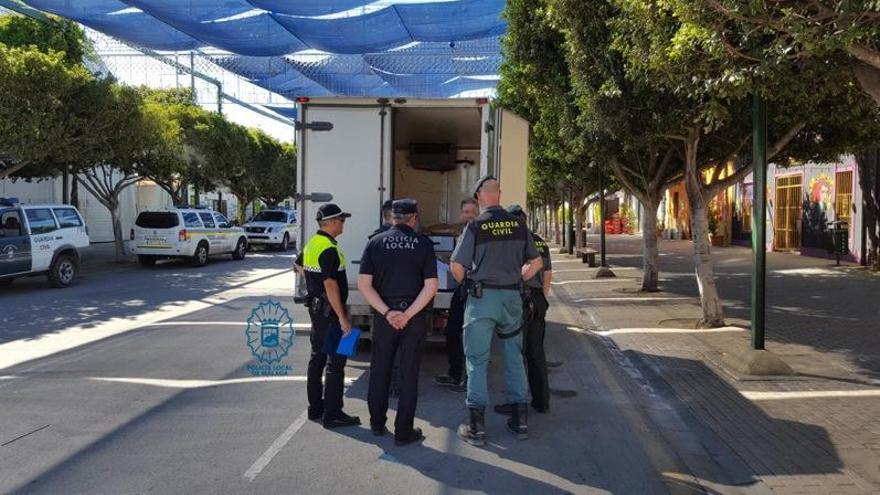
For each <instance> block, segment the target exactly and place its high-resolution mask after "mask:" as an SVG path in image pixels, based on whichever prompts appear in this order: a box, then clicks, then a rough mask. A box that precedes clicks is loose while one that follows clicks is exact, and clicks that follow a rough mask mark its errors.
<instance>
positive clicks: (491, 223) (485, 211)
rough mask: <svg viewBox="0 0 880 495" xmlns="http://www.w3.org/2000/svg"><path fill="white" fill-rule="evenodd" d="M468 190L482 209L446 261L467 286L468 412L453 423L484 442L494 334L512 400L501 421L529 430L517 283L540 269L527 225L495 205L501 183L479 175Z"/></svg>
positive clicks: (520, 434)
mask: <svg viewBox="0 0 880 495" xmlns="http://www.w3.org/2000/svg"><path fill="white" fill-rule="evenodd" d="M474 195H475V196H476V198H477V201H478V202H479V203H480V208H481V210H482V213H481V214H480V215H479V216H478V217H477V218H475V219H474V220H473V221H472V222H470V223H469V224H468V226H467V227H466V228H465V230H464V233H463V234H462V237H461V239H460V240H459V244H458V246H456V248H455V251H454V252H453V253H452V263H451V267H450V269H451V270H452V274H453V276H454V277H455V278H456V280H458V281H459V283H467V284H468V290H469V294H468V299H467V303H466V306H465V310H464V355H465V362H466V363H467V375H468V382H467V399H466V400H465V404H466V405H467V407H468V412H469V416H470V417H469V421H468V422H467V423H465V424H462V425H461V426H459V427H458V434H459V436H460V437H462V439H464V440H465V441H466V442H468V443H471V444H474V445H483V444H484V443H485V434H486V433H485V411H486V405H487V404H488V403H489V392H488V388H487V385H486V373H487V367H488V363H489V350H490V347H491V344H492V338H493V337H494V336H495V335H496V334H497V336H498V338H499V341H500V344H501V346H500V347H501V349H502V352H503V354H504V378H505V388H506V392H507V402H508V403H512V404H516V406H515V407H514V409H513V414H512V415H511V418H510V419H509V420H508V421H507V427H508V429H509V430H510V431H511V432H512V433H513V434H514V435H516V437H517V438H518V439H520V440H525V439H526V438H528V435H529V433H528V431H529V430H528V385H527V384H526V374H525V369H524V367H523V359H522V334H521V331H520V330H521V323H522V298H521V297H520V289H521V287H522V281H523V280H528V279H530V278H532V277H533V276H534V275H535V274H536V273H537V272H538V270H540V269H541V256H540V254H538V251H537V249H535V241H534V239H533V238H532V234H531V233H530V232H529V230H528V229H527V228H525V227H524V226H523V225H522V224H521V223H520V222H519V220H518V219H517V218H516V217H515V216H513V215H511V214H510V213H508V212H507V211H505V210H504V208H502V207H501V205H500V204H501V187H500V186H499V184H498V181H497V180H496V179H495V178H494V177H492V176H486V177H483V178H481V179H480V180H479V181H478V182H477V184H476V186H475V187H474ZM524 265H527V266H524ZM465 277H467V279H466V280H465Z"/></svg>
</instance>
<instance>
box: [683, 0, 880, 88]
mask: <svg viewBox="0 0 880 495" xmlns="http://www.w3.org/2000/svg"><path fill="white" fill-rule="evenodd" d="M673 3H674V4H675V10H676V12H677V13H678V14H679V15H681V16H683V17H684V18H685V19H686V20H687V22H689V23H693V24H694V25H698V26H701V27H702V28H704V29H706V30H710V31H711V32H712V33H713V36H714V37H715V38H716V39H717V40H718V42H719V43H720V44H721V46H722V47H723V48H724V49H725V50H726V51H727V52H728V53H730V54H731V55H734V56H736V57H737V58H740V59H743V60H744V61H746V62H748V63H750V64H753V65H755V66H760V65H766V64H770V63H778V62H779V61H795V60H807V59H813V58H820V59H833V60H835V61H836V62H837V63H838V64H839V65H840V66H841V67H842V68H844V70H847V71H852V73H853V75H854V76H855V77H856V80H857V81H858V83H859V85H860V86H861V87H862V89H863V90H864V91H865V92H866V93H868V94H869V95H870V96H871V97H872V98H873V99H874V100H875V102H876V103H877V104H878V105H880V4H878V3H877V2H876V1H872V0H815V1H809V2H806V1H797V2H753V1H749V0H700V1H692V0H688V1H683V0H677V1H676V2H673Z"/></svg>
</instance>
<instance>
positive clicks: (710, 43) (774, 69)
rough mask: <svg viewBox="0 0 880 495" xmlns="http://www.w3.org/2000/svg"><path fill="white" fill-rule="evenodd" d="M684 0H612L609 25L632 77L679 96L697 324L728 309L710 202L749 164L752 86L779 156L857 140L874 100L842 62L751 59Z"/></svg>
mask: <svg viewBox="0 0 880 495" xmlns="http://www.w3.org/2000/svg"><path fill="white" fill-rule="evenodd" d="M682 3H683V2H667V1H662V2H660V1H656V2H653V1H647V2H643V1H635V0H614V5H615V6H616V7H617V8H619V9H620V10H619V13H618V14H617V15H616V16H615V17H614V18H613V19H610V20H609V26H611V28H612V32H613V34H612V38H613V39H612V47H613V48H614V49H615V50H617V51H618V52H619V53H621V55H622V56H623V60H624V62H625V67H626V69H625V70H626V74H627V78H628V79H629V80H632V81H645V82H646V83H647V84H650V85H651V86H652V87H654V88H655V89H657V90H660V91H663V92H664V93H666V94H667V95H669V96H670V97H673V98H675V104H674V105H673V106H672V107H671V108H670V113H671V114H674V115H675V116H676V120H677V121H678V124H677V125H674V126H671V127H669V129H668V130H667V131H666V132H665V133H664V136H665V137H668V138H670V139H673V140H675V141H677V142H678V143H679V144H680V151H681V153H682V155H683V157H684V162H685V185H686V188H687V195H688V200H689V204H690V208H691V213H692V215H691V222H692V225H691V228H692V231H693V235H694V259H695V271H696V275H697V282H698V287H699V289H700V295H701V303H702V307H703V318H702V321H701V326H704V327H712V326H720V325H723V324H724V319H723V311H722V307H721V299H720V297H719V295H718V291H717V288H716V286H715V281H714V269H713V266H712V262H711V258H710V247H709V239H708V206H709V201H710V199H711V198H712V197H713V196H715V195H717V194H718V193H719V192H720V191H722V190H724V189H725V188H727V187H729V186H731V185H733V184H734V183H736V182H737V181H739V180H741V179H742V178H744V177H745V176H746V175H747V174H748V173H750V171H751V160H750V158H749V157H748V156H747V155H746V154H744V153H743V150H744V148H745V147H746V145H747V144H748V143H749V139H750V136H751V120H750V112H749V109H750V104H749V102H750V98H751V96H752V95H753V94H760V95H762V96H763V97H764V98H765V99H766V100H767V101H768V105H769V107H770V115H771V116H772V119H771V121H770V122H769V127H770V135H771V142H772V143H773V145H772V146H771V149H770V150H769V156H770V157H771V158H773V157H775V158H776V159H777V160H778V161H779V162H780V163H787V162H788V160H790V159H816V158H818V157H829V156H834V155H835V154H836V153H839V152H840V151H841V150H843V149H846V148H847V147H848V146H850V145H851V144H852V142H853V139H852V138H851V136H850V135H849V133H850V132H851V131H852V129H854V128H856V127H857V126H858V125H861V124H863V123H864V121H865V119H870V118H871V117H870V116H871V112H872V110H871V109H869V108H868V107H867V106H866V105H865V101H864V100H865V98H864V97H863V95H862V94H861V93H860V92H859V91H857V89H856V85H855V84H854V81H853V80H852V78H853V76H852V74H851V73H847V72H846V71H842V70H840V64H839V63H838V62H835V61H834V60H829V59H809V60H793V61H788V60H777V61H776V62H777V63H773V64H769V63H768V64H761V65H760V66H758V67H756V66H754V65H753V64H749V63H745V62H743V59H742V58H741V57H739V56H737V55H736V54H731V52H730V50H729V47H727V46H726V45H725V43H724V42H723V40H719V39H718V38H717V37H716V36H715V33H713V32H712V31H711V30H709V29H705V28H704V27H702V26H700V25H696V24H693V23H691V22H689V21H688V18H687V16H683V15H682V14H681V12H680V10H678V9H679V8H680V7H681V4H682ZM585 10H589V9H585ZM755 42H756V43H758V42H760V40H756V41H755ZM746 151H747V150H746ZM731 168H733V169H732V170H731Z"/></svg>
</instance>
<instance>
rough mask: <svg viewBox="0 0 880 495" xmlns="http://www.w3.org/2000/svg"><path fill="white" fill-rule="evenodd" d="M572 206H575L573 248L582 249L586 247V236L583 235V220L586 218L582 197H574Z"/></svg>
mask: <svg viewBox="0 0 880 495" xmlns="http://www.w3.org/2000/svg"><path fill="white" fill-rule="evenodd" d="M574 204H575V205H577V206H576V207H575V210H574V225H575V228H574V238H575V247H576V248H584V247H586V245H587V241H586V235H584V220H585V218H586V208H584V207H583V204H584V197H583V196H582V195H578V196H575V198H574Z"/></svg>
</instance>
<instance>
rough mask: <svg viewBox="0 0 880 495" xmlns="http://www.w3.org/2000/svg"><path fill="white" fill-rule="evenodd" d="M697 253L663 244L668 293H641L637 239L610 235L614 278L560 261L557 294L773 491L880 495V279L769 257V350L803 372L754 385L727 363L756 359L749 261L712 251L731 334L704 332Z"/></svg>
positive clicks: (740, 251) (736, 253) (731, 251)
mask: <svg viewBox="0 0 880 495" xmlns="http://www.w3.org/2000/svg"><path fill="white" fill-rule="evenodd" d="M690 249H691V244H690V243H689V242H687V241H665V242H661V253H662V254H661V275H660V279H661V289H662V291H661V292H658V293H652V294H642V293H637V292H635V290H636V289H637V288H638V286H639V284H638V281H639V278H640V276H641V270H640V269H639V267H640V265H641V258H640V255H639V253H640V251H641V240H640V239H639V238H638V237H634V236H612V237H610V238H609V247H608V251H609V253H610V254H609V258H608V259H609V263H610V264H611V266H612V268H613V269H614V270H615V271H616V272H617V275H618V277H617V278H615V279H612V280H611V281H608V280H606V279H599V280H596V279H593V278H592V276H593V274H594V273H595V269H589V268H584V265H582V264H581V263H580V260H577V259H575V258H574V257H569V256H567V255H557V257H556V259H554V268H556V269H557V270H556V277H555V279H556V285H555V290H556V294H557V296H558V297H560V298H561V299H563V301H566V302H568V303H570V304H573V305H576V307H577V308H578V309H579V311H580V313H581V315H582V316H583V318H582V320H583V321H582V325H583V329H584V330H585V331H589V332H591V333H593V334H594V335H598V336H600V337H601V338H602V339H603V340H604V341H605V343H606V344H607V345H608V346H609V347H611V348H612V349H614V350H615V352H618V357H619V360H620V361H621V363H622V364H624V365H627V366H629V365H631V366H634V367H635V368H636V369H638V370H640V372H641V373H644V374H645V375H646V376H647V378H646V381H647V383H650V384H651V390H650V391H649V393H655V394H661V395H662V394H664V393H668V394H670V396H672V397H673V398H674V399H675V400H676V401H677V402H678V404H681V411H680V412H681V413H682V414H683V417H690V418H691V419H692V420H693V423H692V424H689V425H688V429H696V430H700V429H705V430H706V432H707V433H711V434H713V435H715V436H716V437H717V438H718V439H720V440H721V441H722V442H723V443H724V444H725V445H726V446H727V447H729V448H730V449H731V450H732V451H733V452H734V453H735V455H736V456H737V457H738V458H739V459H740V460H741V461H742V462H744V463H745V464H746V465H747V466H748V468H749V469H751V470H752V472H753V473H754V474H755V475H756V476H757V477H759V478H760V479H761V480H762V481H763V482H764V483H765V484H766V485H767V486H769V487H771V488H772V489H773V491H774V492H779V493H877V492H880V379H878V378H880V333H877V332H876V328H877V323H876V321H877V315H878V310H877V307H876V305H875V304H872V303H871V301H872V299H871V296H870V294H874V295H875V296H874V301H876V295H877V294H880V277H876V276H875V275H873V274H868V273H865V272H863V271H862V270H860V269H859V268H858V267H855V266H843V267H835V266H833V262H831V261H829V260H824V259H816V258H806V257H801V256H797V255H793V254H780V253H772V254H771V255H770V256H769V257H768V271H769V272H768V289H767V297H768V308H767V339H768V342H767V348H768V349H770V350H771V351H773V352H775V353H776V354H778V355H780V356H781V357H783V359H784V360H785V361H786V362H787V363H789V364H790V365H791V366H792V368H793V369H794V370H795V372H796V374H795V375H794V376H790V377H761V378H757V377H749V376H741V375H739V374H737V373H736V371H734V368H733V366H732V364H731V363H732V356H733V355H734V354H735V353H736V352H738V351H740V350H744V349H747V348H748V345H749V338H750V337H749V332H748V330H747V328H748V324H749V322H748V320H747V318H748V312H749V305H748V300H749V299H748V297H749V286H750V285H749V284H750V280H751V279H750V277H751V273H750V272H751V258H750V256H751V252H750V250H748V249H745V248H723V249H716V250H715V253H714V255H713V256H714V259H715V261H716V266H717V268H718V284H719V289H720V291H721V295H722V298H724V299H725V311H726V316H727V317H728V320H727V322H728V324H729V325H731V326H729V327H724V328H721V329H713V330H697V329H694V328H693V325H689V324H691V323H692V322H693V320H694V319H696V318H698V317H699V316H700V306H699V299H698V297H697V295H698V293H697V287H696V282H695V280H694V277H693V267H692V265H691V252H690Z"/></svg>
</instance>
